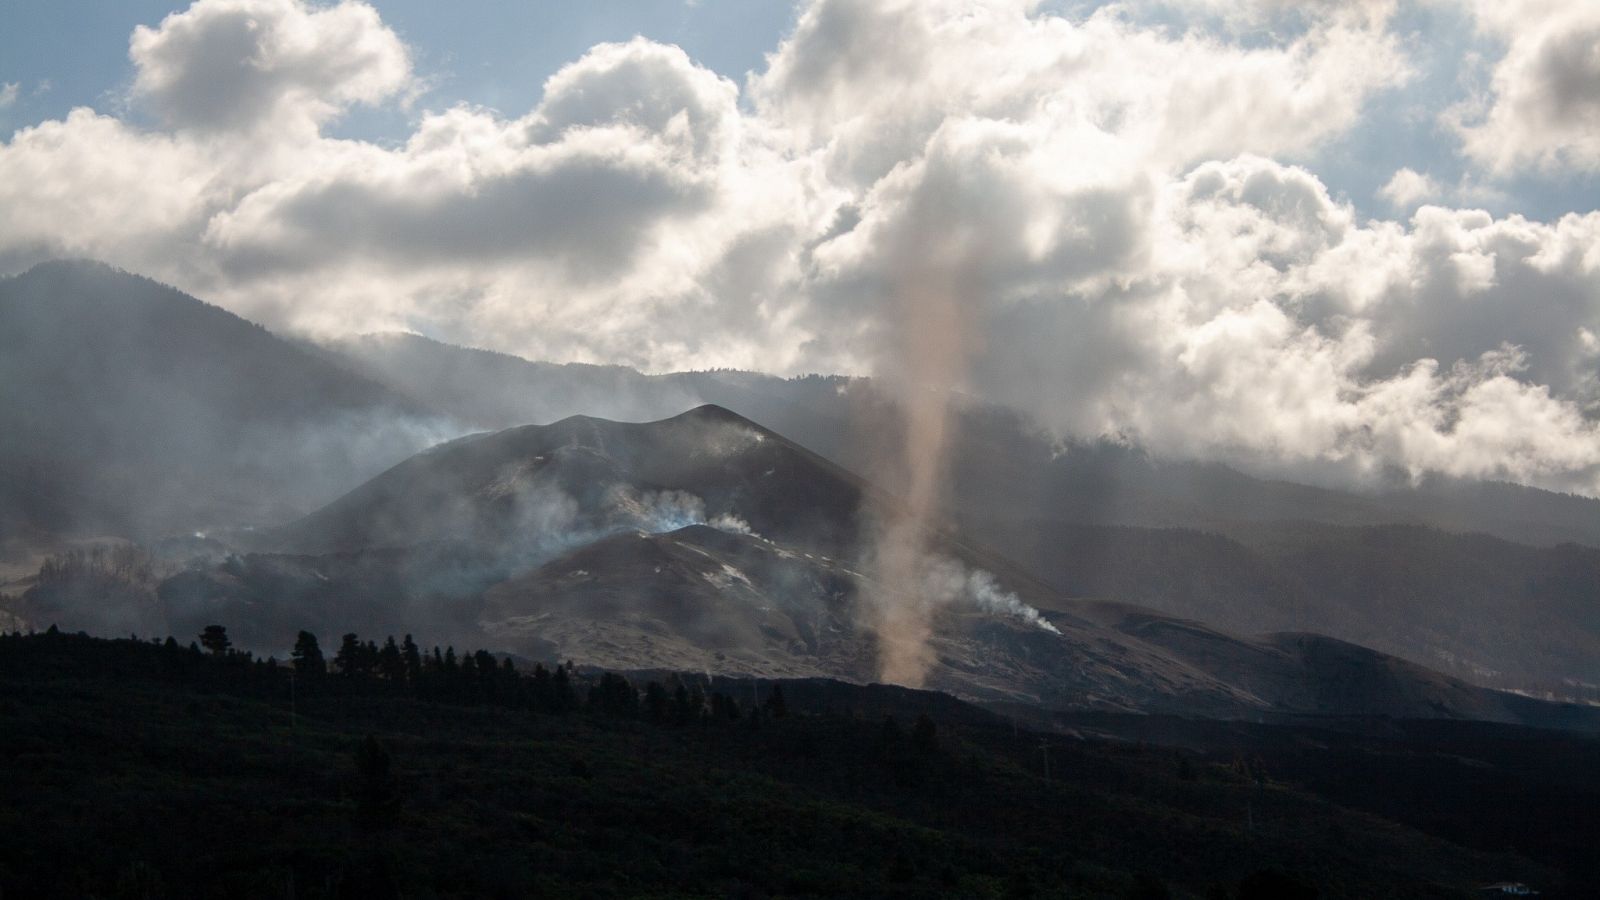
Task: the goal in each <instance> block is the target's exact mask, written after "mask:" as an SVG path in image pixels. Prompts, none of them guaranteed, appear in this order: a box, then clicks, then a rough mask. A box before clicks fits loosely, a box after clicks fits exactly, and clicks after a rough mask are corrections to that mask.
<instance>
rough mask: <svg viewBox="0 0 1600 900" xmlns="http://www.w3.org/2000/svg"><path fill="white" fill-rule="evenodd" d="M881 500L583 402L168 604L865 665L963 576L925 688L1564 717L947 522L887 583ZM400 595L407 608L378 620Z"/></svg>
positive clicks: (858, 673) (450, 450)
mask: <svg viewBox="0 0 1600 900" xmlns="http://www.w3.org/2000/svg"><path fill="white" fill-rule="evenodd" d="M863 508H866V509H868V510H872V509H878V510H880V511H881V513H882V514H886V515H892V514H894V510H895V506H894V500H893V499H892V498H890V497H889V496H888V495H886V494H884V493H882V492H878V491H877V490H876V489H875V488H873V487H872V486H871V485H869V484H868V483H866V482H864V481H862V480H861V479H859V478H857V477H855V476H854V475H852V474H851V473H849V472H848V471H846V470H844V469H842V468H840V467H838V466H835V465H833V464H831V463H829V462H827V461H826V460H824V459H822V458H821V457H819V456H817V455H815V454H813V453H810V452H809V451H807V450H805V449H803V448H801V447H799V446H797V445H795V444H794V443H792V442H790V441H788V440H786V439H785V438H783V437H782V436H781V435H778V434H776V433H774V432H771V431H769V430H767V429H764V428H762V427H761V426H758V425H756V424H754V423H752V422H749V421H748V420H745V419H743V418H742V417H740V416H737V415H735V414H733V413H731V412H729V411H727V410H725V409H722V408H719V407H714V406H706V407H699V408H696V409H695V410H692V411H690V412H688V413H685V414H682V415H679V416H676V417H673V418H671V419H666V420H662V421H659V422H650V423H641V424H628V423H617V422H609V421H605V420H600V419H593V418H587V417H575V418H572V419H566V420H562V421H560V422H557V423H554V424H551V425H547V426H524V427H521V428H514V429H508V430H506V431H502V432H496V433H492V434H483V435H474V436H471V437H467V438H462V439H459V440H457V441H453V442H450V443H448V444H444V445H442V446H439V447H436V448H433V449H431V450H429V451H427V452H424V453H422V454H419V455H417V456H416V457H413V458H412V459H410V460H407V461H406V462H404V463H401V464H400V465H397V466H395V467H394V468H392V469H390V470H388V471H387V472H384V473H383V474H381V475H379V476H378V477H376V478H374V479H372V480H371V481H370V482H368V483H367V484H365V485H363V486H361V487H360V488H357V489H356V490H354V491H352V492H350V493H349V494H347V495H346V496H344V497H342V498H340V499H339V500H337V501H335V502H334V503H332V504H330V505H329V506H327V507H325V508H324V509H322V510H319V511H317V512H315V513H313V514H311V515H309V516H307V517H306V518H304V519H302V520H299V521H297V522H294V523H290V524H289V525H286V526H284V527H283V528H281V529H279V530H277V531H276V532H274V533H272V534H269V535H266V536H265V537H266V538H268V539H269V540H271V541H272V542H274V543H276V545H277V546H279V547H280V548H282V549H287V550H291V551H293V552H295V553H298V554H302V555H299V556H275V555H256V556H251V557H247V558H246V559H245V560H244V561H242V562H241V563H224V564H223V565H221V566H219V567H216V568H215V569H213V570H212V571H211V572H210V573H209V574H207V573H199V574H194V573H190V574H185V575H182V576H179V577H178V578H176V579H173V580H170V581H168V582H167V583H165V584H163V585H162V586H161V587H160V588H159V589H158V590H157V595H158V597H159V599H160V600H161V602H162V603H163V604H165V608H166V609H167V610H168V611H169V612H173V611H178V610H185V611H186V612H185V613H184V615H186V616H191V617H192V616H194V615H197V614H198V615H209V616H211V617H213V618H228V619H229V620H230V621H233V622H235V623H238V625H239V627H240V631H241V634H242V635H262V636H267V637H269V643H268V646H278V645H281V644H284V643H285V642H287V641H290V640H292V636H293V633H294V630H295V629H297V628H300V627H310V626H312V625H314V626H316V628H317V629H318V630H322V631H335V632H337V631H341V630H347V629H370V627H371V626H372V623H373V621H375V620H376V621H379V622H382V623H384V626H385V627H390V626H389V623H391V622H394V621H405V622H419V623H429V624H428V628H429V630H432V631H435V632H444V633H449V634H456V635H460V636H461V638H460V639H461V640H462V641H463V642H466V641H467V640H469V638H470V639H471V640H472V641H474V642H476V641H482V642H484V643H487V644H488V645H489V646H492V647H494V648H496V649H499V650H505V651H509V652H513V653H517V654H521V655H524V656H527V657H532V658H542V659H560V658H576V659H581V660H584V661H587V662H590V663H593V664H597V665H604V666H608V667H616V668H627V669H649V668H659V669H674V670H690V671H706V672H711V673H721V674H730V675H734V674H742V675H759V676H762V677H836V678H844V679H849V680H854V681H867V680H870V679H872V678H873V677H874V675H875V671H876V658H877V652H876V638H875V636H874V634H873V632H872V629H871V627H870V625H869V624H868V623H870V621H871V619H872V617H871V616H870V614H869V610H870V604H872V603H875V602H879V600H880V598H882V597H883V596H885V592H890V593H895V592H903V591H935V590H940V591H943V590H944V588H943V587H942V586H944V585H954V587H951V588H950V589H949V591H948V593H941V595H940V596H942V597H944V598H945V599H944V600H943V601H942V602H940V603H936V604H935V609H936V612H935V613H934V615H933V623H934V634H933V639H932V644H931V646H932V648H933V650H934V651H935V653H936V655H937V658H938V662H937V664H936V665H935V667H934V669H933V671H932V672H931V673H930V676H929V685H930V686H932V687H936V688H938V689H941V690H946V691H949V692H951V693H953V694H956V695H958V696H962V697H968V698H974V699H981V700H988V701H994V702H1000V701H1023V702H1028V703H1039V704H1043V705H1045V706H1049V707H1053V708H1074V709H1077V708H1096V709H1120V710H1145V711H1163V712H1182V713H1187V714H1196V715H1231V716H1238V715H1245V716H1248V715H1262V714H1268V713H1274V714H1280V713H1298V714H1315V715H1348V714H1393V715H1407V716H1424V717H1447V718H1483V719H1489V720H1494V721H1509V722H1529V721H1544V720H1545V719H1544V718H1541V717H1545V718H1550V719H1556V718H1559V716H1556V715H1555V714H1554V713H1551V712H1550V711H1549V710H1550V709H1553V708H1554V707H1547V706H1545V705H1538V704H1536V705H1535V706H1533V707H1529V708H1524V707H1522V706H1519V705H1516V704H1514V703H1508V702H1507V701H1505V696H1506V695H1501V694H1497V693H1495V692H1492V691H1487V690H1484V689H1482V688H1478V687H1474V686H1471V685H1469V684H1466V683H1465V682H1462V681H1459V680H1457V679H1454V678H1450V677H1447V676H1444V675H1440V674H1438V673H1435V672H1432V671H1429V670H1426V669H1424V668H1422V667H1420V666H1417V665H1414V664H1411V663H1406V662H1403V661H1401V660H1398V659H1395V658H1393V657H1388V656H1385V655H1383V654H1380V653H1376V652H1373V651H1370V650H1365V649H1362V648H1358V647H1353V646H1351V645H1348V644H1344V643H1342V642H1338V641H1333V640H1329V639H1326V638H1320V637H1315V636H1307V637H1291V638H1254V639H1244V638H1239V637H1235V636H1233V635H1230V634H1228V633H1226V632H1222V631H1217V630H1214V629H1211V628H1207V627H1205V626H1202V625H1199V624H1196V623H1194V622H1191V621H1187V620H1183V619H1177V618H1173V617H1171V616H1164V615H1161V614H1158V613H1156V612H1154V611H1152V610H1148V609H1138V608H1133V607H1127V606H1111V605H1107V604H1103V603H1087V602H1083V601H1078V600H1073V599H1071V598H1069V597H1067V596H1065V595H1063V594H1062V593H1061V592H1060V591H1058V590H1055V589H1052V588H1050V587H1049V586H1047V585H1046V584H1044V583H1043V582H1040V581H1038V580H1036V579H1034V578H1032V577H1031V576H1030V575H1029V574H1028V573H1027V572H1026V571H1025V570H1024V569H1022V568H1019V567H1018V566H1016V565H1015V564H1014V563H1011V562H1010V561H1008V560H1006V559H1005V558H1003V557H1002V556H1000V555H999V554H997V553H996V552H995V551H994V550H992V549H987V548H984V547H982V546H979V545H976V544H974V543H972V542H971V541H968V540H967V539H965V538H963V537H961V536H960V535H959V534H958V533H956V532H955V531H953V530H947V531H943V532H941V533H939V534H937V535H934V536H932V540H933V542H934V544H935V546H936V549H935V551H934V553H933V555H932V557H931V558H930V559H929V560H928V561H927V568H928V570H929V571H930V572H931V573H934V575H932V576H930V577H936V578H937V579H938V580H937V581H933V582H930V583H929V585H928V586H922V587H907V586H885V585H880V584H875V583H873V582H871V581H869V580H868V577H867V576H866V575H864V574H862V571H861V570H862V566H861V563H860V560H861V558H862V555H863V552H864V550H865V547H864V544H865V541H864V540H863V537H862V534H861V520H860V516H861V511H862V509H863ZM450 548H455V549H450ZM445 570H449V571H451V572H453V573H454V574H453V575H451V576H450V577H449V578H444V577H442V576H441V572H443V571H445ZM946 570H948V571H946ZM424 578H425V579H426V580H427V582H428V583H427V584H426V585H424V584H422V583H420V582H421V580H422V579H424ZM446 581H449V582H451V583H452V584H453V585H454V587H451V586H449V585H444V586H441V585H442V584H443V583H444V582H446ZM268 584H270V585H276V586H275V587H272V588H270V589H269V588H266V587H263V585H268ZM274 596H279V597H294V598H300V597H305V598H322V599H321V600H319V601H316V603H309V604H308V603H306V602H302V601H298V600H297V601H294V602H293V603H292V605H290V606H288V608H291V609H293V610H294V616H292V617H284V616H282V615H280V612H281V611H280V610H277V609H273V608H272V606H273V603H272V601H271V598H272V597H274ZM384 598H388V600H387V601H385V599H384ZM386 602H387V604H388V605H391V606H393V607H396V608H398V609H403V610H405V611H406V612H405V613H404V614H403V615H402V614H398V613H393V612H384V611H383V606H384V605H385V603H386ZM317 603H323V604H326V605H325V606H323V607H321V608H319V607H318V605H317ZM196 611H201V612H199V613H197V612H196ZM224 611H226V615H224ZM436 620H448V624H446V625H440V624H433V623H434V622H435V621H436ZM198 621H199V620H198V619H192V620H191V619H188V618H186V619H184V621H183V623H182V625H181V626H179V625H178V624H177V623H172V622H171V620H170V619H169V627H188V626H193V625H194V624H195V623H196V622H198ZM1578 718H1579V719H1580V720H1581V719H1582V716H1581V715H1580V716H1578ZM1594 718H1595V719H1596V720H1597V721H1600V712H1596V713H1595V714H1594Z"/></svg>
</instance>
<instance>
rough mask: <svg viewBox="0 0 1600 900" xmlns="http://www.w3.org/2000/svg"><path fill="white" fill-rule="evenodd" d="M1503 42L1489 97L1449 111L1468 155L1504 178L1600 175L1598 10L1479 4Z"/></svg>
mask: <svg viewBox="0 0 1600 900" xmlns="http://www.w3.org/2000/svg"><path fill="white" fill-rule="evenodd" d="M1471 6H1472V9H1473V12H1474V14H1475V15H1476V17H1477V21H1478V23H1479V27H1480V29H1482V30H1483V31H1485V32H1486V33H1488V34H1489V35H1491V36H1493V37H1495V38H1496V39H1498V40H1500V41H1503V42H1504V43H1505V45H1506V51H1505V55H1504V56H1503V57H1502V58H1501V59H1500V61H1499V62H1498V63H1496V64H1495V66H1494V71H1493V75H1492V83H1491V85H1490V90H1489V92H1488V94H1487V95H1486V96H1483V97H1479V98H1476V99H1475V100H1473V101H1469V102H1466V103H1464V104H1461V105H1459V106H1457V107H1455V108H1453V109H1451V110H1450V111H1449V112H1447V113H1446V121H1447V122H1448V123H1450V124H1451V125H1452V126H1453V127H1454V128H1455V129H1456V130H1457V131H1458V132H1459V134H1460V135H1461V138H1462V141H1463V142H1464V148H1465V150H1466V153H1467V155H1468V156H1469V157H1471V158H1472V159H1474V160H1475V161H1477V162H1479V163H1481V164H1483V165H1486V166H1488V167H1490V168H1491V169H1492V170H1494V171H1496V172H1499V173H1502V174H1504V173H1509V172H1514V171H1516V170H1520V169H1542V170H1575V171H1580V172H1597V171H1600V6H1597V5H1595V4H1593V3H1569V2H1563V0H1474V2H1473V3H1472V4H1471Z"/></svg>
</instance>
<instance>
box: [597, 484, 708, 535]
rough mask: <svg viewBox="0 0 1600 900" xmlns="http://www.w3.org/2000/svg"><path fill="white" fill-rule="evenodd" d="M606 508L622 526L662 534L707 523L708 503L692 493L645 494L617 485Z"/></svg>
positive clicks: (607, 499)
mask: <svg viewBox="0 0 1600 900" xmlns="http://www.w3.org/2000/svg"><path fill="white" fill-rule="evenodd" d="M606 508H607V510H608V511H609V512H610V513H611V514H613V515H614V516H615V517H616V518H617V519H618V520H620V521H619V523H618V524H619V525H620V526H622V527H626V528H631V529H634V530H637V531H646V532H650V533H652V534H659V533H662V532H667V531H677V530H678V529H680V528H688V527H689V526H690V525H704V524H706V503H705V501H704V500H702V499H700V498H699V497H697V496H695V495H694V494H691V493H689V492H688V491H673V490H667V491H641V490H639V489H637V488H635V487H632V486H631V485H617V486H615V487H613V488H612V489H611V490H610V492H608V494H607V496H606Z"/></svg>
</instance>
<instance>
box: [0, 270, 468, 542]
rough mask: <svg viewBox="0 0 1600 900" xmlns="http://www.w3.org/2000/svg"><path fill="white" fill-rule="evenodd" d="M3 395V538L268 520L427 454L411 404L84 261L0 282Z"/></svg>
mask: <svg viewBox="0 0 1600 900" xmlns="http://www.w3.org/2000/svg"><path fill="white" fill-rule="evenodd" d="M0 383H3V384H4V385H5V390H4V391H3V392H0V421H3V422H4V423H5V427H4V428H0V537H4V536H6V535H12V536H15V535H18V534H23V535H26V534H28V533H60V532H67V533H71V532H95V531H100V532H113V533H119V534H141V533H143V534H149V533H152V532H159V531H164V530H168V529H176V528H183V529H190V528H197V527H202V526H205V525H211V524H233V523H235V522H237V521H239V520H241V519H242V520H247V521H249V520H256V521H259V520H262V519H269V520H270V519H273V518H282V517H284V516H286V515H288V514H290V513H292V511H294V510H296V509H297V508H304V507H305V506H307V505H312V504H315V503H318V502H324V501H325V500H326V499H328V498H329V497H330V496H332V495H335V494H336V493H338V492H339V491H341V490H343V489H347V488H348V487H349V486H351V485H353V484H355V483H358V482H359V481H360V479H361V478H363V477H366V476H368V475H370V474H372V473H373V472H375V471H377V470H378V469H380V468H381V467H382V466H384V465H388V464H392V463H393V462H394V461H396V460H398V459H401V458H404V457H405V456H406V455H409V454H410V453H412V452H414V451H415V450H417V449H419V448H420V447H421V446H425V445H426V444H427V443H431V442H432V440H435V439H437V434H430V433H429V430H430V429H429V423H430V422H431V421H432V420H435V419H437V418H438V417H436V416H434V415H433V414H432V413H430V412H428V411H427V410H426V409H425V408H424V407H423V406H422V405H421V404H419V403H417V402H416V401H414V400H411V399H409V398H406V397H404V396H402V395H400V394H398V393H396V392H395V391H393V390H391V389H389V388H387V387H385V386H383V385H381V384H379V383H377V382H375V381H373V380H371V379H369V378H366V377H363V376H360V375H356V374H354V373H352V372H351V371H349V370H348V369H345V368H342V367H340V366H338V365H336V364H334V363H333V362H331V361H329V360H328V359H327V358H325V357H324V356H322V355H319V354H314V353H310V352H307V351H306V350H305V349H303V348H301V347H299V346H296V345H294V344H292V343H290V342H287V341H284V340H282V339H280V338H278V337H275V336H274V335H272V334H271V333H269V332H267V331H266V330H265V329H263V328H261V327H260V326H258V325H255V324H252V323H250V322H248V321H246V320H244V319H241V318H239V317H238V316H235V315H233V314H232V313H229V312H226V311H225V310H222V309H219V308H217V307H215V306H211V305H208V304H206V303H202V302H201V301H199V300H196V299H194V298H193V297H189V296H187V295H185V294H183V293H181V292H179V291H176V290H174V289H172V288H169V287H165V286H163V285H160V284H157V283H156V282H153V281H150V280H148V279H145V278H140V277H138V276H135V275H130V274H128V273H125V272H121V271H118V270H115V269H112V268H110V267H107V266H103V265H99V264H96V263H88V262H52V263H45V264H41V265H39V266H36V267H34V268H32V269H30V270H28V271H27V272H25V273H23V274H21V275H18V276H15V277H12V278H7V279H3V280H0ZM436 430H437V429H436ZM437 431H438V432H439V433H440V434H442V433H443V432H442V430H437Z"/></svg>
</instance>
